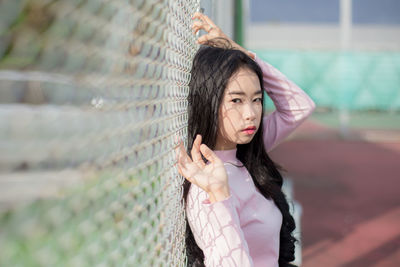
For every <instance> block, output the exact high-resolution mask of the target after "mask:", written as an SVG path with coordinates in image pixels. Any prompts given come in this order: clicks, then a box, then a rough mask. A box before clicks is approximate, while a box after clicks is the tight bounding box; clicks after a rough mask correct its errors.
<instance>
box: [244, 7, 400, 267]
mask: <svg viewBox="0 0 400 267" xmlns="http://www.w3.org/2000/svg"><path fill="white" fill-rule="evenodd" d="M246 3H247V4H246V8H247V10H246V14H247V19H246V22H245V24H244V25H245V27H244V31H245V34H244V36H245V38H244V42H245V45H246V47H247V48H248V49H250V50H252V51H255V52H256V53H257V55H258V56H259V57H261V58H262V59H264V60H267V61H268V62H270V63H271V64H272V65H274V66H275V67H277V68H278V69H279V70H281V71H282V72H283V73H285V74H286V75H287V76H288V77H289V78H291V79H292V80H293V81H295V82H296V83H297V84H298V85H300V87H301V88H303V89H304V90H305V91H306V92H307V93H308V94H309V95H310V96H311V97H312V99H313V100H314V101H315V102H316V104H317V109H316V111H315V112H314V114H313V115H312V117H311V118H310V119H309V120H308V121H306V122H305V123H304V124H303V125H302V126H301V127H300V128H299V129H298V130H297V131H296V132H295V133H294V134H293V135H292V136H291V138H289V140H288V141H287V142H285V143H283V144H281V145H280V146H278V147H277V148H276V149H275V150H274V151H273V152H272V157H273V159H274V160H275V161H277V162H278V163H280V164H282V165H283V167H284V168H285V169H286V170H287V171H288V172H287V176H288V177H291V179H292V181H293V183H294V195H295V199H297V201H299V202H300V203H301V205H302V211H303V212H302V225H301V232H302V263H303V264H302V265H303V266H399V265H400V227H399V225H400V190H399V188H400V2H399V1H395V0H380V1H376V0H352V1H351V0H335V1H318V0H303V1H290V0H281V1H273V0H250V1H248V2H246ZM267 108H268V109H271V108H273V104H272V103H271V102H269V103H267Z"/></svg>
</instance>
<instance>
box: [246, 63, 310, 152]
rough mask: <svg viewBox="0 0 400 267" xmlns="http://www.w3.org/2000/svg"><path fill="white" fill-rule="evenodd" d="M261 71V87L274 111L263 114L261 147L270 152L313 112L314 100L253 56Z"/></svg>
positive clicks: (274, 69) (271, 67) (278, 72)
mask: <svg viewBox="0 0 400 267" xmlns="http://www.w3.org/2000/svg"><path fill="white" fill-rule="evenodd" d="M253 56H254V57H253V58H254V59H255V61H256V62H257V63H258V64H259V65H260V67H261V69H262V72H263V86H264V89H265V91H266V93H267V94H268V96H269V97H270V98H271V99H272V101H273V102H274V105H275V108H276V110H275V111H273V112H272V113H271V114H268V115H265V116H264V118H263V124H264V129H263V130H264V145H265V149H266V151H271V150H272V149H273V148H274V147H275V146H276V145H278V144H279V143H280V142H281V141H282V140H283V139H284V138H285V137H287V136H288V135H289V134H290V133H291V132H293V131H294V130H295V129H296V128H297V127H298V126H299V125H300V124H301V123H302V122H303V121H304V120H305V119H306V118H307V117H308V116H310V115H311V113H312V112H313V110H314V109H315V103H314V101H313V100H312V99H311V98H310V97H309V96H308V95H307V94H306V93H305V92H304V91H303V90H302V89H301V88H299V87H298V86H297V85H296V84H295V83H294V82H292V81H290V80H289V79H288V78H287V77H286V76H285V75H284V74H282V73H281V72H280V71H279V70H277V69H276V68H274V67H273V66H271V65H270V64H268V63H266V62H264V61H262V60H260V59H259V58H257V57H256V55H253Z"/></svg>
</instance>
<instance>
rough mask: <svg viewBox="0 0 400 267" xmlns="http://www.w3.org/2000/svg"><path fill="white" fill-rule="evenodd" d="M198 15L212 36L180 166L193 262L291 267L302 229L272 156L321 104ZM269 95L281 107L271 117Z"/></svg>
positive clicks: (195, 74)
mask: <svg viewBox="0 0 400 267" xmlns="http://www.w3.org/2000/svg"><path fill="white" fill-rule="evenodd" d="M193 18H194V19H197V20H196V21H195V22H194V23H193V30H194V32H197V31H198V30H200V29H203V30H205V31H206V32H207V34H205V35H203V36H201V37H200V38H199V39H198V42H199V43H200V44H207V45H206V46H202V47H201V48H200V49H199V51H198V52H197V54H196V56H195V58H194V61H193V66H192V78H191V81H190V84H189V87H190V92H189V96H188V102H189V106H188V114H189V119H188V150H187V151H186V150H185V148H184V146H183V144H182V143H181V144H180V145H179V148H178V162H177V167H178V170H179V172H180V174H181V175H183V176H184V177H185V178H186V180H185V183H184V189H185V190H184V200H185V203H186V214H187V222H188V226H187V233H186V250H187V256H188V265H189V266H239V267H245V266H263V267H265V266H292V265H291V264H290V262H291V261H293V260H294V242H295V239H294V238H293V236H292V235H291V234H292V231H293V230H294V228H295V224H294V220H293V218H292V216H291V215H290V213H289V206H288V203H287V201H286V199H285V196H284V194H283V193H282V191H281V186H282V176H281V174H280V173H279V171H278V167H277V166H276V165H275V164H274V162H273V161H272V160H271V159H270V158H269V157H268V154H267V152H268V151H270V150H271V149H272V148H273V147H274V146H276V145H277V144H278V143H279V142H280V141H282V139H283V138H285V137H286V136H287V135H288V134H289V133H291V132H292V131H293V130H294V129H295V128H296V127H297V126H299V125H300V124H301V123H302V122H303V121H304V120H305V119H306V118H307V117H308V116H309V115H310V114H311V112H312V111H313V109H314V107H315V104H314V102H313V101H312V100H311V99H310V98H309V97H308V96H307V95H306V94H305V93H304V92H303V91H302V90H301V89H300V88H299V87H298V86H296V85H295V84H294V83H293V82H291V81H289V80H288V79H287V78H286V77H285V76H284V75H283V74H281V73H280V72H279V71H278V70H276V69H275V68H273V67H272V66H271V65H269V64H268V63H265V62H263V61H261V60H260V59H258V58H257V57H256V56H255V54H253V53H251V52H248V51H246V50H245V49H244V48H242V47H240V46H239V45H237V44H236V43H234V42H233V41H232V40H230V39H229V38H228V37H227V36H226V35H225V34H224V33H223V32H222V31H221V30H220V29H219V28H218V27H217V26H216V25H215V24H214V23H213V22H212V21H211V20H210V19H209V18H208V17H207V16H205V15H203V14H201V13H195V15H194V17H193ZM215 38H223V39H224V40H225V42H222V41H218V40H217V41H215V40H216V39H215ZM213 40H214V41H213ZM264 91H265V92H266V93H267V94H268V95H269V97H271V99H272V100H273V102H274V104H275V106H276V111H274V112H273V113H271V114H269V115H266V116H264V112H263V100H264V99H263V92H264ZM188 153H189V154H190V156H189V155H188Z"/></svg>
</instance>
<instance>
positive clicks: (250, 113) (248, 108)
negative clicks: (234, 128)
mask: <svg viewBox="0 0 400 267" xmlns="http://www.w3.org/2000/svg"><path fill="white" fill-rule="evenodd" d="M243 115H244V119H245V120H251V121H253V120H255V119H256V116H257V112H256V110H255V107H253V105H251V104H247V105H245V107H244V110H243Z"/></svg>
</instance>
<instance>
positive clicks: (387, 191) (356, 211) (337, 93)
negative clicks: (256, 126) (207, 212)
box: [0, 0, 400, 267]
mask: <svg viewBox="0 0 400 267" xmlns="http://www.w3.org/2000/svg"><path fill="white" fill-rule="evenodd" d="M200 8H203V9H204V12H205V13H206V14H207V15H209V16H210V17H211V18H212V19H213V20H214V21H215V22H216V24H217V25H219V26H220V27H221V28H222V29H223V30H224V32H225V33H227V34H228V35H229V36H230V37H232V38H233V39H235V40H236V41H237V42H238V43H239V44H241V45H243V46H244V47H246V48H247V49H249V50H251V51H253V52H255V53H256V54H257V56H258V57H260V58H262V59H264V60H266V61H268V62H269V63H270V64H272V65H274V66H275V67H276V68H278V69H279V70H281V71H282V72H283V73H284V74H286V75H287V76H288V77H289V78H290V79H292V80H293V81H295V82H296V83H297V84H298V85H300V87H301V88H303V89H304V90H305V91H306V92H307V93H308V94H309V95H310V96H311V97H312V99H313V100H314V101H315V102H316V104H317V109H316V111H315V112H314V114H313V115H312V116H311V118H310V119H309V120H307V121H306V122H305V123H304V124H303V125H302V126H300V127H299V128H298V130H297V131H296V132H295V133H293V134H292V135H291V136H290V137H289V138H288V140H287V141H285V142H284V143H282V144H281V145H279V146H278V147H277V148H276V149H275V150H274V151H272V153H271V156H272V158H273V159H274V160H275V161H276V162H277V163H279V164H280V165H282V166H283V167H284V168H285V170H286V171H285V173H284V175H285V178H286V179H287V181H289V184H288V185H289V186H288V187H287V188H289V189H288V193H289V196H290V197H291V198H293V199H294V200H295V201H294V204H295V210H296V216H297V219H298V222H299V228H298V229H297V230H298V231H300V232H299V233H300V235H299V237H301V244H300V246H299V247H298V250H297V253H300V254H299V255H297V256H296V262H297V263H298V264H301V266H328V267H329V266H354V267H355V266H400V228H399V227H398V225H400V194H399V193H400V192H399V188H400V182H399V179H400V2H399V1H396V0H352V1H351V0H330V1H318V0H303V1H291V0H279V1H272V0H201V1H198V0H193V1H175V0H158V1H157V0H151V1H150V0H149V1H143V0H137V1H119V0H113V1H106V0H74V1H67V0H3V1H0V151H1V153H0V266H93V265H96V266H120V265H125V266H184V263H185V251H184V249H185V248H184V242H183V237H184V227H185V221H184V212H183V206H182V203H181V194H182V189H181V184H182V181H183V178H182V177H180V176H179V175H178V173H177V171H176V170H175V168H174V166H173V164H174V162H175V155H174V152H173V148H174V147H175V146H176V138H174V136H176V135H180V136H185V135H186V127H187V123H186V120H187V114H186V105H187V103H186V95H187V92H188V82H189V80H190V68H191V60H192V57H193V55H194V53H195V52H196V50H197V48H198V45H197V44H196V43H195V36H193V35H192V34H191V30H190V25H191V15H192V14H193V12H194V11H197V10H200ZM265 108H266V109H267V110H268V111H271V110H272V109H273V108H274V107H273V104H272V102H271V101H267V103H266V104H265ZM290 185H292V186H290ZM300 222H301V224H300ZM300 248H301V250H300Z"/></svg>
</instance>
